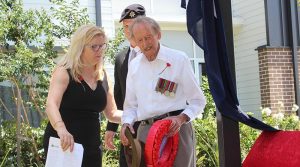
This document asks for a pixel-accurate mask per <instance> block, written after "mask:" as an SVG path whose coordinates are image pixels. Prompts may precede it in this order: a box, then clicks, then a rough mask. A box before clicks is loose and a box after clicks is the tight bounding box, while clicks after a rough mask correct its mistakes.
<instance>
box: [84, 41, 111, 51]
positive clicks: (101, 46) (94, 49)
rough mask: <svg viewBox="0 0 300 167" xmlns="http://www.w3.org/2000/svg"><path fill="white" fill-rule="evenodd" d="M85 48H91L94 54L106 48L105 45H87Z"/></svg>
mask: <svg viewBox="0 0 300 167" xmlns="http://www.w3.org/2000/svg"><path fill="white" fill-rule="evenodd" d="M86 46H88V47H89V48H91V49H92V50H93V51H94V52H98V51H99V49H100V50H104V49H105V48H106V46H107V44H106V43H104V44H102V45H96V44H95V45H90V44H87V45H86Z"/></svg>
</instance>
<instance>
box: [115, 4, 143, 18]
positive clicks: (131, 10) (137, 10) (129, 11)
mask: <svg viewBox="0 0 300 167" xmlns="http://www.w3.org/2000/svg"><path fill="white" fill-rule="evenodd" d="M145 13H146V11H145V8H144V7H143V6H142V5H140V4H132V5H129V6H127V7H126V8H125V9H124V10H123V12H122V14H121V18H120V20H119V22H122V21H123V20H124V19H134V18H136V17H138V16H145Z"/></svg>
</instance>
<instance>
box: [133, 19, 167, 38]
mask: <svg viewBox="0 0 300 167" xmlns="http://www.w3.org/2000/svg"><path fill="white" fill-rule="evenodd" d="M137 24H148V25H149V26H150V28H151V29H152V31H153V32H154V33H155V34H158V33H159V32H161V29H160V26H159V24H158V23H157V22H156V21H155V20H154V19H152V18H150V17H146V16H138V17H137V18H135V19H134V21H133V22H132V24H131V26H130V27H129V32H130V37H131V38H134V34H133V28H134V27H135V26H136V25H137Z"/></svg>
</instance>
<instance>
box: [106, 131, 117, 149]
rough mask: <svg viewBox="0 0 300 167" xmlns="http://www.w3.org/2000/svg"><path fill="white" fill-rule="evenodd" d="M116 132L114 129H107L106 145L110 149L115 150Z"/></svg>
mask: <svg viewBox="0 0 300 167" xmlns="http://www.w3.org/2000/svg"><path fill="white" fill-rule="evenodd" d="M115 134H116V132H114V131H106V132H105V135H104V145H105V148H106V149H108V150H115V149H116V146H115V144H114V137H115Z"/></svg>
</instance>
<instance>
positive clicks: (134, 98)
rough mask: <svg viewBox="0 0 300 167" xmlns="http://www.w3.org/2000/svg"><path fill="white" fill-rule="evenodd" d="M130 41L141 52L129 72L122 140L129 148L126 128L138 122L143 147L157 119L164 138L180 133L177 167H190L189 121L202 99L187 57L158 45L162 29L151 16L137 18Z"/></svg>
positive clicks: (191, 131) (200, 108) (192, 162)
mask: <svg viewBox="0 0 300 167" xmlns="http://www.w3.org/2000/svg"><path fill="white" fill-rule="evenodd" d="M130 32H131V35H132V38H133V39H134V40H135V42H136V44H137V46H138V47H139V48H140V49H141V52H142V54H139V55H138V56H137V57H136V58H135V59H134V60H133V61H132V62H131V63H132V65H131V66H130V67H129V70H128V75H127V81H126V84H127V85H130V86H127V87H126V96H125V102H124V112H123V116H122V129H121V141H122V143H123V144H124V145H128V144H129V143H128V139H127V138H126V136H125V129H126V128H127V127H128V128H130V130H131V132H132V133H135V131H134V129H133V127H132V125H133V123H134V122H135V121H141V122H142V123H141V125H140V126H139V128H138V131H137V138H138V139H139V140H140V141H141V143H145V141H146V138H147V135H148V131H149V129H150V127H151V125H152V123H153V121H156V120H158V119H168V120H171V121H172V123H171V125H170V128H169V131H168V132H167V136H168V137H171V136H173V135H174V134H176V133H177V132H178V133H179V146H178V152H177V156H176V158H175V162H174V166H175V167H182V166H185V167H194V166H196V162H195V138H194V129H193V127H192V124H191V121H192V120H194V119H195V118H196V117H197V116H198V115H199V114H201V113H202V112H203V109H204V107H205V104H206V100H205V97H204V95H203V93H202V91H201V89H200V87H199V85H198V83H197V82H196V79H195V77H194V74H193V70H192V67H191V64H190V61H189V59H188V57H187V56H186V54H185V53H183V52H181V51H178V50H174V49H170V48H167V47H165V46H163V45H161V44H160V42H159V40H160V38H161V30H160V27H159V25H158V23H157V22H156V21H155V20H153V19H151V18H149V17H137V18H136V19H135V20H134V22H133V23H132V25H131V27H130Z"/></svg>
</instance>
